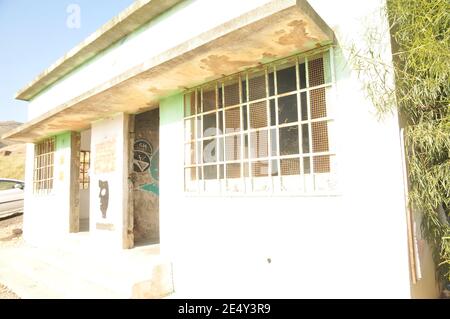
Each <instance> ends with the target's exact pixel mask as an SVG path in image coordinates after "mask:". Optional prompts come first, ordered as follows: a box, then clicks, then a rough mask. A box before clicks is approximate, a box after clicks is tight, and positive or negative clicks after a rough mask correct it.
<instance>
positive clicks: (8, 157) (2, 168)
mask: <svg viewBox="0 0 450 319" xmlns="http://www.w3.org/2000/svg"><path fill="white" fill-rule="evenodd" d="M20 124H21V123H18V122H14V121H4V122H0V136H1V135H2V134H4V133H6V132H7V131H9V130H12V129H14V128H16V127H17V126H19V125H20ZM24 174H25V144H21V143H16V142H11V141H5V140H3V139H1V138H0V178H17V179H21V180H23V179H24V177H25V176H24Z"/></svg>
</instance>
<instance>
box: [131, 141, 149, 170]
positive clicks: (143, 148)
mask: <svg viewBox="0 0 450 319" xmlns="http://www.w3.org/2000/svg"><path fill="white" fill-rule="evenodd" d="M133 152H134V154H133V155H134V158H133V169H134V171H135V172H136V173H143V172H145V171H146V170H147V169H148V168H149V167H150V162H151V157H152V155H153V147H152V144H150V142H149V141H147V140H146V139H139V140H137V141H136V142H135V143H134V147H133Z"/></svg>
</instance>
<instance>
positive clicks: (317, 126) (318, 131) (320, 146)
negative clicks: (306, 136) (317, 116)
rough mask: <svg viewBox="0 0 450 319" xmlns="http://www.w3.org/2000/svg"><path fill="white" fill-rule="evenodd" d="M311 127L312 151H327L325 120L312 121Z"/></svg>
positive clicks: (326, 126)
mask: <svg viewBox="0 0 450 319" xmlns="http://www.w3.org/2000/svg"><path fill="white" fill-rule="evenodd" d="M311 127H312V144H313V152H314V153H316V152H326V151H328V124H327V122H314V123H312V124H311Z"/></svg>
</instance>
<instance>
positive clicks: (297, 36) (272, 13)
mask: <svg viewBox="0 0 450 319" xmlns="http://www.w3.org/2000/svg"><path fill="white" fill-rule="evenodd" d="M333 40H334V38H333V32H332V31H331V29H330V28H329V27H328V26H327V25H326V24H325V23H324V22H323V20H322V19H321V18H320V17H319V16H318V15H317V13H316V12H315V11H314V10H313V9H312V8H311V7H310V5H309V4H308V3H307V1H305V0H297V1H295V0H283V1H273V2H270V3H269V4H267V5H265V6H262V7H260V8H257V9H255V10H253V11H251V12H248V13H247V14H245V15H243V16H240V17H239V18H236V19H234V20H231V21H229V22H227V23H225V24H223V25H221V26H219V27H217V28H215V29H212V30H209V31H207V32H205V33H203V34H201V35H199V36H198V37H196V38H193V39H191V40H189V41H187V42H185V43H182V44H180V45H179V46H177V47H174V48H172V49H170V50H168V51H166V52H164V53H162V54H160V55H158V56H156V57H153V58H152V59H150V60H148V61H146V62H145V63H143V64H140V65H138V66H136V67H134V68H133V69H131V70H129V71H128V72H126V73H124V74H122V75H120V76H118V77H116V78H113V79H111V80H110V81H109V82H108V83H105V84H103V85H101V86H98V87H94V88H92V89H91V90H89V91H88V92H86V93H84V94H82V95H80V96H78V97H76V98H75V99H72V100H70V101H68V102H66V103H64V104H62V105H59V106H57V107H56V108H54V109H52V110H51V111H49V112H47V113H45V114H43V115H41V116H39V117H38V118H35V119H33V120H32V121H30V122H28V123H25V124H24V125H22V126H20V127H18V128H16V129H15V130H13V131H10V132H8V133H6V134H5V135H3V137H2V138H7V139H10V140H16V141H24V142H35V141H37V140H39V139H42V138H44V137H46V136H49V135H53V134H57V133H60V132H63V131H68V130H75V131H78V130H83V129H85V128H87V127H89V126H90V124H91V122H93V121H96V120H99V119H102V118H105V117H108V116H111V115H113V114H115V113H117V112H127V113H139V112H142V111H144V110H148V109H151V108H155V107H157V105H158V101H159V100H160V99H161V98H164V97H166V96H169V95H172V94H175V93H178V92H181V91H183V90H185V89H187V88H189V87H193V86H196V85H199V84H201V83H204V82H207V81H210V80H214V79H217V78H220V77H223V76H224V75H230V74H233V73H236V72H238V71H242V70H245V69H247V68H250V67H254V66H257V65H259V64H261V63H266V62H270V61H273V60H276V59H279V58H282V57H284V56H289V55H292V54H296V53H299V52H304V51H308V50H311V49H314V48H317V47H320V46H323V45H327V44H330V43H331V42H333Z"/></svg>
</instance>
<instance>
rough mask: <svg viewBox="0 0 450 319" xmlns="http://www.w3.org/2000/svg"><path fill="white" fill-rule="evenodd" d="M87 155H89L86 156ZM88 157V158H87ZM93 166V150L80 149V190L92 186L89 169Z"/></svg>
mask: <svg viewBox="0 0 450 319" xmlns="http://www.w3.org/2000/svg"><path fill="white" fill-rule="evenodd" d="M86 155H87V156H86ZM86 158H87V160H86ZM90 167H91V151H89V150H86V151H85V150H81V151H80V175H79V176H80V177H79V179H80V180H79V184H80V190H88V189H89V187H90V184H91V182H90V177H89V169H90Z"/></svg>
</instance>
